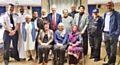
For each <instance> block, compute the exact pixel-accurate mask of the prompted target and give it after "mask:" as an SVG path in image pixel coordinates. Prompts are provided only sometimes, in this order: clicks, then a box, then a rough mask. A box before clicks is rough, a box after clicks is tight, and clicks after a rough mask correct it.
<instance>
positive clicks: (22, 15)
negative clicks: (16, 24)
mask: <svg viewBox="0 0 120 65" xmlns="http://www.w3.org/2000/svg"><path fill="white" fill-rule="evenodd" d="M18 15H19V18H20V22H21V23H22V22H25V16H26V15H27V14H26V13H23V14H21V13H18Z"/></svg>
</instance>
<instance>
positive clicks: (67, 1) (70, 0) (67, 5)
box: [49, 0, 80, 14]
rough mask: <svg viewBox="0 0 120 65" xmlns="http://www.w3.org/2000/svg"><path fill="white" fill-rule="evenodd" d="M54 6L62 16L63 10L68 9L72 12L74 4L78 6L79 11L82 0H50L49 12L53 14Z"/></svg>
mask: <svg viewBox="0 0 120 65" xmlns="http://www.w3.org/2000/svg"><path fill="white" fill-rule="evenodd" d="M52 4H55V5H56V6H57V13H60V14H62V11H63V9H68V11H69V12H71V5H72V4H76V6H77V8H76V10H77V9H78V6H79V5H80V0H49V12H51V6H52Z"/></svg>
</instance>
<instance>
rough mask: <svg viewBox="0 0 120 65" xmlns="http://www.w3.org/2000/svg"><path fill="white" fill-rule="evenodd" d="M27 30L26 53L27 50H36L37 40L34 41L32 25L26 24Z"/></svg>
mask: <svg viewBox="0 0 120 65" xmlns="http://www.w3.org/2000/svg"><path fill="white" fill-rule="evenodd" d="M25 30H26V41H25V42H24V45H25V51H27V50H34V49H35V40H33V39H32V34H31V32H32V24H31V22H30V23H26V25H25Z"/></svg>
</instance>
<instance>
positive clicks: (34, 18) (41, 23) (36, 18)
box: [32, 11, 43, 58]
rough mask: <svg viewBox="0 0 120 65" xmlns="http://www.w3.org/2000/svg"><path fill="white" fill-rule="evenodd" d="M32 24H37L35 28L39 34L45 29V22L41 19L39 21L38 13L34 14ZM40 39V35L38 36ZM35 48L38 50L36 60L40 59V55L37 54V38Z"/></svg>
mask: <svg viewBox="0 0 120 65" xmlns="http://www.w3.org/2000/svg"><path fill="white" fill-rule="evenodd" d="M32 22H34V23H35V27H37V29H36V30H37V31H38V33H39V30H40V29H43V21H42V20H41V19H39V17H38V12H36V11H35V12H33V18H32ZM37 37H38V35H37ZM35 48H36V58H38V53H37V49H38V42H37V38H36V43H35Z"/></svg>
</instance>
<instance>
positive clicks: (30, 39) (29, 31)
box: [22, 15, 37, 61]
mask: <svg viewBox="0 0 120 65" xmlns="http://www.w3.org/2000/svg"><path fill="white" fill-rule="evenodd" d="M31 18H32V17H31V16H30V15H26V16H25V19H26V22H24V23H23V24H22V33H23V39H24V46H25V51H26V61H29V60H30V56H31V57H32V59H33V60H34V61H35V60H36V53H35V40H36V31H37V30H36V29H37V27H36V26H35V24H34V22H31Z"/></svg>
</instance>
